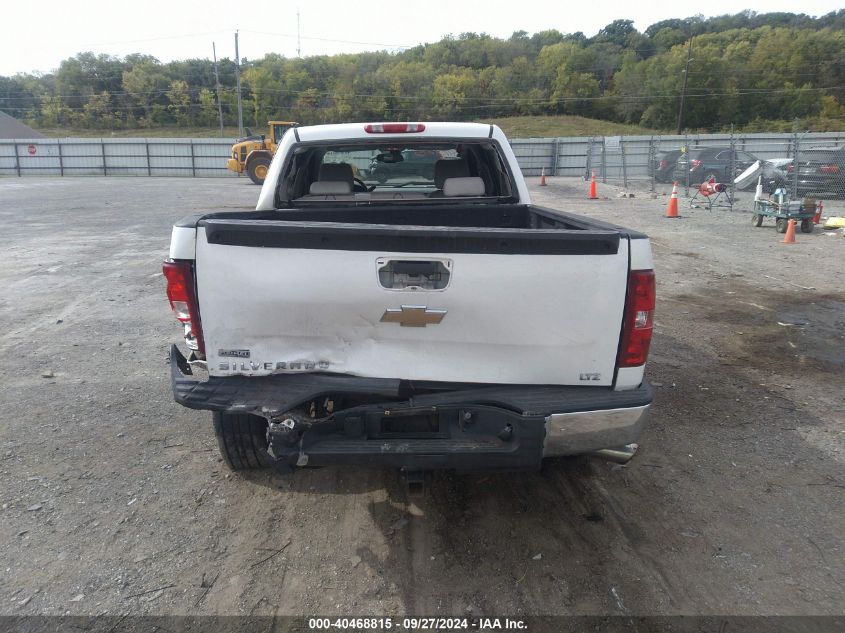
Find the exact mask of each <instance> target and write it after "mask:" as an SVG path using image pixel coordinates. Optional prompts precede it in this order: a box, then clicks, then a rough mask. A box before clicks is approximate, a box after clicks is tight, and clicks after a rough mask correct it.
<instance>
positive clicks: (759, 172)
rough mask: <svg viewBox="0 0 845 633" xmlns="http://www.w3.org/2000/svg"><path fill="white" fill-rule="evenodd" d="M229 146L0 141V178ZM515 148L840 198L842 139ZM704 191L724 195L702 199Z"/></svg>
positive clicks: (674, 178)
mask: <svg viewBox="0 0 845 633" xmlns="http://www.w3.org/2000/svg"><path fill="white" fill-rule="evenodd" d="M233 140H234V139H220V138H207V139H170V138H157V139H153V138H150V139H114V138H112V139H32V140H26V139H18V140H0V176H2V175H6V176H30V175H57V176H75V175H99V176H112V175H118V176H194V177H200V176H232V177H233V176H235V174H234V173H232V172H230V171H228V170H227V169H226V160H227V158H228V157H229V153H230V151H231V146H232V143H233ZM511 146H512V147H513V150H514V153H515V154H516V156H517V160H518V162H519V164H520V167H521V168H522V171H523V173H524V174H525V175H526V176H539V175H540V173H541V172H544V173H545V174H546V175H547V176H563V177H567V176H568V177H572V178H579V179H584V180H589V178H590V177H591V176H592V174H595V177H596V179H597V181H598V182H600V183H606V184H611V185H616V186H619V187H621V188H622V189H625V190H628V189H632V190H638V191H648V192H652V193H665V192H667V191H670V190H671V188H672V183H673V182H677V183H678V185H679V193H680V195H682V196H684V197H686V198H689V199H690V200H691V201H692V203H693V204H697V203H698V202H700V203H701V204H704V205H707V206H708V207H710V208H712V206H727V207H730V208H732V207H733V202H734V200H735V199H736V196H737V194H739V193H740V192H742V191H750V192H751V193H752V195H753V194H754V192H755V189H756V186H757V182H758V178H759V181H760V185H761V187H762V189H763V192H764V194H766V195H769V194H774V193H775V192H776V191H778V190H785V191H786V193H787V194H788V195H789V196H790V197H791V198H794V199H795V198H803V197H815V198H818V199H843V198H845V133H813V132H806V133H802V134H797V133H796V134H708V135H686V136H605V137H568V138H549V139H513V140H511ZM758 161H759V162H758ZM743 175H745V177H744V178H742V176H743ZM702 183H705V185H704V186H702ZM707 183H711V184H718V185H722V186H723V188H724V191H719V192H710V194H709V195H707V193H708V192H707V191H706V190H707V189H708V186H707ZM710 188H711V189H712V188H713V187H710ZM718 188H721V187H718ZM716 193H718V194H720V195H715V194H716Z"/></svg>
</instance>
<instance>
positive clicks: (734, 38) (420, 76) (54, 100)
mask: <svg viewBox="0 0 845 633" xmlns="http://www.w3.org/2000/svg"><path fill="white" fill-rule="evenodd" d="M691 38H692V57H693V62H692V63H691V65H690V71H689V81H688V87H687V101H686V104H687V105H686V110H685V111H686V114H685V117H684V120H685V124H686V127H688V128H690V129H699V130H706V129H710V130H714V129H723V128H725V127H727V126H729V125H736V126H739V127H745V128H746V129H749V128H753V127H754V126H755V125H758V126H760V127H761V128H762V127H766V126H769V127H770V125H769V123H768V122H770V121H787V122H791V121H794V120H795V119H803V120H806V119H812V118H818V117H822V118H824V119H827V120H839V121H842V120H845V107H843V104H845V10H840V11H837V12H834V13H830V14H828V15H826V16H822V17H820V18H812V17H809V16H806V15H796V14H791V13H768V14H756V13H753V12H743V13H739V14H736V15H730V16H720V17H715V18H703V17H700V16H699V17H694V18H690V19H686V20H681V19H673V20H665V21H662V22H658V23H656V24H653V25H651V26H650V27H648V28H647V29H646V30H645V31H644V32H642V33H641V32H639V31H637V30H636V29H635V28H634V26H633V23H632V22H631V21H630V20H616V21H614V22H612V23H611V24H608V25H607V26H606V27H605V28H603V29H602V30H601V31H600V32H599V33H598V34H597V35H596V36H595V37H591V38H587V37H585V36H584V34H583V33H562V32H560V31H557V30H548V31H543V32H540V33H535V34H533V35H529V34H528V33H526V32H525V31H517V32H515V33H514V34H513V35H512V36H511V37H510V38H508V39H499V38H494V37H490V36H488V35H485V34H476V33H463V34H461V35H459V36H454V37H452V36H450V37H446V38H444V39H442V40H441V41H439V42H436V43H433V44H424V45H420V46H416V47H414V48H410V49H407V50H404V51H402V52H398V53H389V52H386V51H382V52H371V53H360V54H346V55H333V56H315V57H306V58H303V59H299V58H294V59H288V58H284V57H281V56H279V55H275V54H271V55H267V56H265V57H264V58H263V59H260V60H251V61H243V62H242V98H243V107H244V121H245V123H246V125H250V126H254V127H257V128H262V127H263V126H264V124H265V123H266V121H267V120H269V119H292V120H297V121H300V122H302V123H306V124H308V123H324V122H338V121H352V120H401V119H422V120H426V119H429V120H430V119H450V120H451V119H457V120H480V119H485V118H490V117H501V116H512V115H531V114H578V115H582V116H588V117H594V118H600V119H608V120H614V121H623V122H627V123H635V124H641V125H643V126H645V127H649V128H655V129H671V128H672V127H674V125H675V122H676V117H677V111H678V99H679V95H680V91H681V86H682V83H683V79H684V68H685V64H686V59H687V53H688V44H689V41H690V39H691ZM219 71H220V82H221V84H222V89H221V93H220V102H221V105H222V108H223V113H224V117H225V121H226V124H227V125H236V124H237V107H236V102H237V95H236V90H235V87H234V86H235V64H234V62H233V61H232V60H229V59H223V60H221V61H220V64H219ZM0 110H3V111H5V112H7V113H9V114H11V115H12V116H14V117H17V118H20V119H24V120H27V121H30V122H32V123H34V124H35V125H38V126H43V127H83V128H92V129H102V130H109V129H120V128H136V127H151V126H161V125H179V126H208V127H213V126H215V125H217V121H218V114H217V95H216V90H215V79H214V67H213V64H212V62H211V61H209V60H206V59H192V60H186V61H176V62H171V63H167V64H162V63H160V62H159V61H158V60H157V59H155V58H153V57H151V56H148V55H141V54H135V55H129V56H127V57H125V58H118V57H113V56H110V55H95V54H93V53H81V54H79V55H77V56H76V57H73V58H70V59H66V60H64V61H63V62H62V63H61V65H60V66H59V68H58V70H56V71H55V72H52V73H49V74H44V75H28V74H19V75H15V76H13V77H0Z"/></svg>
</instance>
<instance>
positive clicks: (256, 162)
mask: <svg viewBox="0 0 845 633" xmlns="http://www.w3.org/2000/svg"><path fill="white" fill-rule="evenodd" d="M269 170H270V159H269V158H265V157H260V158H254V159H253V160H251V161H250V163H249V166H248V167H247V168H246V173H247V175H248V176H249V179H250V180H251V181H252V182H254V183H255V184H256V185H263V184H264V179H265V178H267V172H268V171H269Z"/></svg>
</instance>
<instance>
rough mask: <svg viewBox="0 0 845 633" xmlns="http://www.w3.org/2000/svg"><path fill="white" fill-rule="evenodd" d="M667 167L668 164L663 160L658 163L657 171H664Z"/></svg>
mask: <svg viewBox="0 0 845 633" xmlns="http://www.w3.org/2000/svg"><path fill="white" fill-rule="evenodd" d="M668 166H669V163H668V162H667V161H666V159H665V158H664V159H663V160H661V161H660V165H659V166H658V169H666V168H667V167H668Z"/></svg>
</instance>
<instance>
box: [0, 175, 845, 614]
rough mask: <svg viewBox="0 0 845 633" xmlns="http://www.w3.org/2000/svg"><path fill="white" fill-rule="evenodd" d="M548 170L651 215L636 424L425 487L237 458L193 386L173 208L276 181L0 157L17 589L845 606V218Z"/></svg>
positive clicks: (123, 601)
mask: <svg viewBox="0 0 845 633" xmlns="http://www.w3.org/2000/svg"><path fill="white" fill-rule="evenodd" d="M532 189H533V190H534V195H535V202H538V203H540V204H544V205H548V206H554V207H558V208H561V209H566V210H571V211H576V212H583V213H585V214H587V215H589V216H591V217H596V218H600V219H603V220H609V221H612V222H616V223H619V224H622V225H625V226H629V227H631V228H634V229H639V230H642V231H644V232H646V233H648V234H649V235H650V236H651V237H652V244H653V247H654V255H655V266H656V272H657V276H658V280H659V281H658V284H659V285H658V292H659V299H658V308H657V310H658V312H657V325H656V335H655V339H654V342H653V347H652V350H653V351H652V355H651V359H650V362H649V366H648V370H647V374H648V376H649V377H650V379H651V380H652V381H653V383H654V385H655V387H656V389H655V391H656V397H655V402H654V406H653V415H652V418H651V422H650V426H649V427H648V429H647V430H646V432H645V434H644V436H643V438H642V443H641V449H640V452H639V454H638V455H637V457H636V458H635V459H634V460H633V461H632V462H631V463H630V464H629V465H627V466H625V467H622V466H619V465H613V464H610V463H607V462H603V461H599V460H597V459H593V458H576V459H557V460H553V461H549V462H548V463H546V464H545V466H544V468H543V470H542V472H538V473H533V474H510V475H504V474H502V475H498V474H497V475H483V474H482V475H454V474H440V475H438V476H437V477H436V478H435V480H434V483H433V485H432V488H431V491H430V493H429V495H428V496H426V497H424V498H421V499H409V498H408V497H406V495H405V491H404V488H403V487H402V485H401V484H400V482H399V479H398V477H397V475H396V473H395V472H393V471H390V470H349V469H342V468H326V469H323V470H311V471H309V470H301V471H298V472H296V473H295V474H293V475H292V476H288V477H285V476H281V475H276V474H272V473H270V472H262V473H259V474H254V475H248V476H242V475H237V474H232V473H229V472H228V471H227V470H226V468H225V467H224V465H223V464H222V463H221V460H220V458H219V457H218V453H217V448H216V443H215V440H214V436H213V432H212V428H211V423H210V415H209V414H207V413H204V412H196V411H190V410H187V409H184V408H182V407H180V406H178V405H176V404H175V403H174V402H173V401H172V398H171V393H170V386H169V381H168V367H167V350H168V347H169V345H170V344H171V343H172V342H180V340H179V339H180V335H179V328H178V325H177V323H176V321H175V320H174V318H173V316H172V314H171V312H170V309H169V306H168V305H167V301H166V299H165V295H164V282H163V279H162V277H161V274H160V264H161V260H162V259H163V258H164V257H165V256H166V253H167V247H168V244H169V237H170V226H171V224H172V223H173V222H174V221H175V220H177V219H178V218H179V217H181V216H183V215H187V214H190V213H194V212H198V211H209V210H213V209H224V208H227V209H231V208H241V207H249V206H251V205H254V203H255V200H256V198H257V194H258V189H257V188H256V187H254V186H252V185H251V184H249V183H248V182H247V181H245V180H244V179H240V180H228V179H227V180H213V179H205V180H202V179H198V180H191V179H163V178H162V179H156V178H137V179H130V178H116V177H114V178H90V179H83V178H77V179H73V178H66V179H60V178H52V179H51V178H25V179H17V178H9V179H2V180H0V234H2V235H3V236H4V244H5V246H4V247H3V249H2V251H0V287H2V289H3V292H2V295H0V384H2V387H0V389H1V390H2V391H1V392H2V401H3V405H2V408H0V438H2V447H0V495H2V499H0V502H1V503H2V510H0V561H2V576H0V598H1V599H2V601H0V615H9V614H13V615H14V614H86V615H94V614H111V615H122V614H127V613H131V614H229V615H237V614H264V615H273V614H296V615H313V614H341V615H349V614H361V615H367V614H386V613H392V614H396V615H402V614H417V615H420V614H428V615H446V614H454V615H466V614H474V615H482V614H493V613H495V614H513V615H540V614H545V615H549V614H590V615H613V614H633V615H654V614H723V615H727V614H734V615H736V614H746V615H757V614H780V615H809V614H842V613H843V605H845V551H843V547H845V530H843V526H845V503H843V496H845V451H843V447H845V435H843V433H844V432H845V424H843V422H845V404H843V400H842V395H843V375H845V374H843V370H845V290H843V288H842V280H843V275H845V237H843V236H842V235H841V234H838V235H830V236H828V235H825V234H823V232H822V231H821V230H820V229H817V230H816V231H815V233H813V234H812V235H804V234H801V233H799V234H798V244H795V245H784V244H781V243H779V242H780V239H781V236H780V235H778V234H776V233H775V230H774V227H773V225H772V224H771V223H769V224H767V225H765V226H764V227H763V228H752V226H751V222H750V219H749V216H748V214H747V213H744V212H741V210H740V206H739V205H738V207H737V210H735V211H734V212H732V213H731V212H728V211H725V210H713V211H712V212H708V211H706V210H702V209H696V210H690V209H689V208H688V207H687V206H686V204H685V202H684V201H682V205H681V211H682V214H683V215H684V216H686V217H684V218H683V219H679V220H668V219H665V218H663V217H662V215H663V212H664V209H665V205H666V198H665V197H663V196H659V197H657V198H655V199H653V198H652V197H650V196H649V194H648V193H646V192H643V191H637V192H636V193H635V195H636V197H635V198H633V199H631V198H624V199H622V198H617V197H615V196H616V192H617V191H618V190H617V189H615V188H612V187H607V186H601V185H600V187H599V193H600V195H602V196H606V199H603V200H599V201H588V200H586V199H585V198H586V184H585V183H583V182H580V181H574V180H566V179H551V181H550V184H549V186H547V187H545V188H538V187H536V178H535V179H532Z"/></svg>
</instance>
